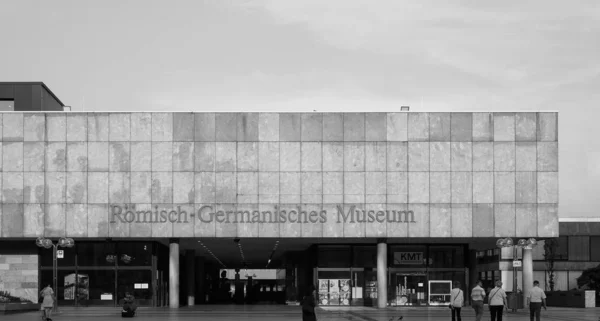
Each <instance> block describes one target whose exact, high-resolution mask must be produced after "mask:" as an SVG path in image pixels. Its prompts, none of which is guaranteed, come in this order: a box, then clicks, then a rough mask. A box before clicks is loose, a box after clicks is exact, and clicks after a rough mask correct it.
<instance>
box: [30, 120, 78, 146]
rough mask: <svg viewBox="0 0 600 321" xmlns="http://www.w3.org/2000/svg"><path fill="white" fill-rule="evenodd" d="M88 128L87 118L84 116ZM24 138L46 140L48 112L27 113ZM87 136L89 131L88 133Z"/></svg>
mask: <svg viewBox="0 0 600 321" xmlns="http://www.w3.org/2000/svg"><path fill="white" fill-rule="evenodd" d="M84 121H85V122H86V125H85V128H86V130H87V118H85V116H84ZM23 126H24V129H23V132H24V133H23V134H24V137H23V140H24V141H26V142H43V141H45V140H46V114H26V115H24V116H23ZM85 136H86V138H87V133H86V135H85Z"/></svg>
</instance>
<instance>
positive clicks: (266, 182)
mask: <svg viewBox="0 0 600 321" xmlns="http://www.w3.org/2000/svg"><path fill="white" fill-rule="evenodd" d="M258 201H259V203H261V204H265V203H267V204H279V173H278V172H265V173H263V172H259V173H258Z"/></svg>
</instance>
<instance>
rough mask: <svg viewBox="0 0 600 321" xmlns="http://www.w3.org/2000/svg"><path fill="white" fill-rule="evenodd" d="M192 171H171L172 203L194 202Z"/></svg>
mask: <svg viewBox="0 0 600 321" xmlns="http://www.w3.org/2000/svg"><path fill="white" fill-rule="evenodd" d="M195 193H196V192H195V190H194V173H189V172H187V173H185V172H181V173H177V172H176V173H173V203H177V204H194V202H195V198H196V195H195Z"/></svg>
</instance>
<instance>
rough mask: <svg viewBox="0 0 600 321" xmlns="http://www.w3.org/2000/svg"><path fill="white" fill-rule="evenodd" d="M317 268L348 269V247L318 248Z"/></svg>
mask: <svg viewBox="0 0 600 321" xmlns="http://www.w3.org/2000/svg"><path fill="white" fill-rule="evenodd" d="M318 262H319V263H318V264H319V267H338V268H348V267H350V263H352V262H351V261H350V247H349V246H346V247H328V246H327V247H325V246H323V247H319V254H318Z"/></svg>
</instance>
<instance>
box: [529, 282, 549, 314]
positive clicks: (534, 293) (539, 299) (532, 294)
mask: <svg viewBox="0 0 600 321" xmlns="http://www.w3.org/2000/svg"><path fill="white" fill-rule="evenodd" d="M527 305H528V306H529V320H530V321H533V316H534V315H535V320H536V321H540V314H541V312H542V307H544V310H546V293H544V290H542V289H540V282H539V281H537V280H535V281H533V288H531V290H530V291H529V293H527Z"/></svg>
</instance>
